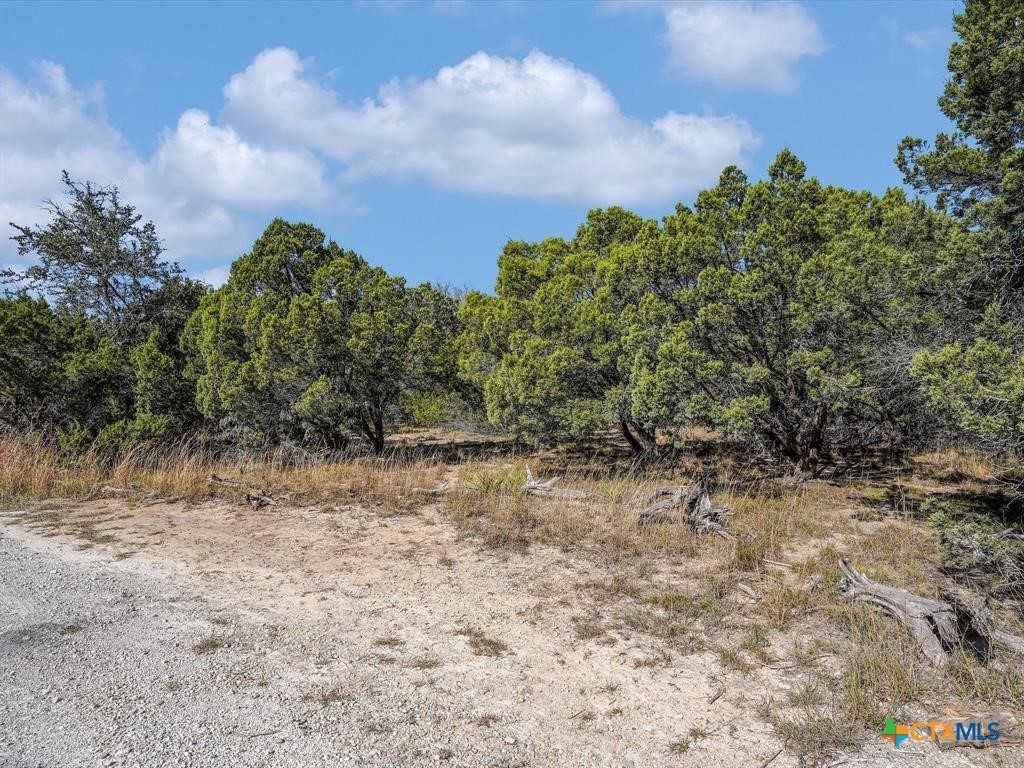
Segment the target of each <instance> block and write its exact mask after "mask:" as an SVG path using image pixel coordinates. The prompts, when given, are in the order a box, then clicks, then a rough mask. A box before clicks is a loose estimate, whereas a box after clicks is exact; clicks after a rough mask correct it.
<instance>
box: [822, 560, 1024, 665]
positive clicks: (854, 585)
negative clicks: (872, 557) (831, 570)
mask: <svg viewBox="0 0 1024 768" xmlns="http://www.w3.org/2000/svg"><path fill="white" fill-rule="evenodd" d="M839 567H840V568H841V569H842V571H843V575H844V577H845V578H844V580H843V583H842V585H841V589H842V593H843V596H844V597H846V598H847V599H848V600H854V601H861V602H866V603H871V604H872V605H875V606H877V607H879V608H881V609H882V610H884V611H886V612H887V613H889V614H890V615H892V616H894V617H895V618H896V619H898V620H899V621H900V622H901V623H902V624H903V625H904V626H905V627H906V628H907V629H908V630H909V631H910V633H911V634H912V635H913V636H914V637H915V638H916V639H917V641H918V643H920V644H921V650H922V651H923V652H924V655H925V656H927V657H928V659H929V660H930V661H931V662H932V663H933V664H935V665H936V666H940V665H942V664H943V663H945V662H946V661H947V660H948V659H949V654H950V653H952V652H953V651H955V650H958V649H966V650H969V651H971V652H973V653H974V654H976V655H977V656H978V657H979V658H981V659H984V660H988V659H989V658H990V657H991V655H992V647H993V646H994V645H1001V646H1004V647H1005V648H1008V649H1010V650H1013V651H1017V652H1018V653H1024V639H1021V638H1019V637H1017V636H1016V635H1011V634H1009V633H1007V632H1001V631H999V630H997V629H995V627H994V626H993V622H992V614H991V613H990V612H989V611H988V609H987V608H985V606H984V603H980V604H978V605H975V606H970V605H967V604H966V603H964V602H962V601H960V600H957V599H956V598H951V599H950V600H949V601H943V600H932V599H930V598H927V597H920V596H918V595H915V594H913V593H911V592H908V591H907V590H905V589H900V588H898V587H893V586H889V585H888V584H880V583H878V582H877V581H872V580H871V579H869V578H868V577H867V576H865V575H864V574H862V573H860V572H859V571H857V570H856V569H855V568H854V567H853V566H852V565H850V563H849V562H848V561H846V560H840V561H839Z"/></svg>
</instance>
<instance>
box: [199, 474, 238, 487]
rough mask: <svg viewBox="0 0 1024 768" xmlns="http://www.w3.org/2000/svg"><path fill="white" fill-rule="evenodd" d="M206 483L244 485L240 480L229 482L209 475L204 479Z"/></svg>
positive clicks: (226, 479) (224, 478) (223, 478)
mask: <svg viewBox="0 0 1024 768" xmlns="http://www.w3.org/2000/svg"><path fill="white" fill-rule="evenodd" d="M206 482H208V483H212V484H213V485H233V486H238V485H245V483H243V482H242V481H241V480H230V479H228V478H226V477H217V475H210V476H209V477H208V478H206Z"/></svg>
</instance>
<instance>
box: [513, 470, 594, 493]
mask: <svg viewBox="0 0 1024 768" xmlns="http://www.w3.org/2000/svg"><path fill="white" fill-rule="evenodd" d="M559 480H561V477H559V476H557V475H556V476H555V477H552V478H551V479H550V480H545V481H544V482H541V481H539V480H535V479H534V477H533V472H531V471H530V467H529V465H527V467H526V482H525V483H523V484H522V486H521V487H520V488H521V490H523V491H525V492H526V493H529V494H531V495H533V496H549V497H551V496H562V497H564V498H570V499H582V498H584V497H586V495H587V494H585V493H584V492H583V491H574V490H572V489H570V488H556V487H555V484H556V483H557V482H558V481H559Z"/></svg>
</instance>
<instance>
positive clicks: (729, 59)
mask: <svg viewBox="0 0 1024 768" xmlns="http://www.w3.org/2000/svg"><path fill="white" fill-rule="evenodd" d="M605 7H607V8H609V9H611V10H622V11H636V10H645V9H646V10H657V11H659V12H660V13H661V14H662V15H663V16H664V17H665V28H666V34H665V37H666V41H667V43H668V46H669V64H670V65H671V66H672V68H673V69H675V70H677V71H678V72H679V73H680V74H681V75H683V76H684V77H687V78H689V79H693V80H707V81H710V82H712V83H717V84H719V85H729V86H745V87H752V88H765V89H768V90H775V91H787V90H792V89H793V88H794V87H795V86H796V82H797V78H796V75H795V74H794V72H793V69H794V67H795V65H796V63H797V62H798V61H799V60H800V59H801V58H803V57H804V56H816V55H818V54H821V53H823V52H824V51H825V41H824V38H823V36H822V34H821V30H820V29H819V27H818V25H817V23H816V22H815V21H814V19H813V18H811V15H810V14H809V13H808V12H807V10H806V9H805V8H804V7H803V6H802V5H800V4H799V3H795V2H788V1H783V2H761V3H752V2H740V1H739V0H737V1H736V2H609V3H606V4H605Z"/></svg>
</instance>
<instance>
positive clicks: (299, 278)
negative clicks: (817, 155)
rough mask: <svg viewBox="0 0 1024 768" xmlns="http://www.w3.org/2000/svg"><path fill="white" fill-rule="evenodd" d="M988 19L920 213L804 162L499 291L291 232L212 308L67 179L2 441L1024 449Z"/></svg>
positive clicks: (919, 147) (1013, 74)
mask: <svg viewBox="0 0 1024 768" xmlns="http://www.w3.org/2000/svg"><path fill="white" fill-rule="evenodd" d="M1021 16H1022V14H1021V13H1020V6H1019V4H1017V3H1013V2H1003V1H1001V0H970V2H968V3H966V5H965V8H964V11H963V12H962V13H961V14H959V15H957V16H956V17H955V18H954V26H955V29H956V32H957V33H958V36H959V39H958V40H957V42H956V43H954V45H953V46H952V48H951V51H950V56H949V69H950V79H949V81H948V83H947V86H946V89H945V92H944V93H943V94H942V96H941V98H940V99H939V105H940V107H941V109H942V110H943V112H944V113H945V114H946V115H947V116H948V117H949V118H950V119H951V120H952V121H953V122H954V123H955V125H956V131H955V132H954V133H951V134H948V135H947V134H940V135H939V136H937V137H935V140H934V141H933V142H931V143H927V142H924V141H922V140H920V139H913V138H907V139H905V140H904V141H903V142H902V143H901V145H900V146H899V148H898V154H897V158H896V162H897V164H898V166H899V167H900V169H901V171H902V172H903V174H904V178H905V180H906V182H907V184H908V185H909V186H910V187H911V188H912V189H913V190H915V191H916V192H917V193H919V196H918V197H908V195H907V194H906V193H905V192H904V191H902V190H898V189H890V190H888V191H887V192H886V193H885V194H883V195H881V196H879V195H875V194H872V193H870V192H864V191H856V190H849V189H844V188H840V187H834V186H827V185H825V184H823V183H821V182H820V181H819V180H817V179H816V178H814V177H812V176H809V175H808V173H807V169H806V167H805V165H804V163H803V162H801V160H800V159H799V158H798V157H796V156H795V155H794V154H793V153H792V152H790V151H788V150H783V151H782V152H780V153H779V154H778V156H777V157H776V158H775V161H774V162H773V163H772V164H771V166H770V167H769V168H768V173H767V177H766V178H765V179H763V180H760V181H751V180H750V179H748V178H747V176H746V175H745V174H744V173H743V172H742V171H741V170H740V169H738V168H735V167H728V168H726V169H725V170H723V172H722V174H721V177H720V179H719V181H718V184H717V185H716V186H715V187H713V188H711V189H708V190H705V191H703V192H701V193H700V194H699V195H698V196H697V198H696V201H695V202H694V204H693V205H692V206H685V205H682V204H680V205H677V206H676V208H675V210H674V211H673V212H672V213H670V214H669V215H667V216H665V217H664V218H662V219H661V220H660V221H655V220H649V219H648V220H645V219H643V218H641V217H640V216H637V215H636V214H634V213H631V212H629V211H627V210H624V209H622V208H619V207H610V208H607V209H603V210H594V211H591V212H590V213H589V214H588V215H587V219H586V221H585V222H583V223H582V224H581V225H580V226H579V228H578V230H577V232H576V234H575V236H574V237H573V238H571V239H563V238H548V239H546V240H544V241H542V242H537V243H528V242H520V241H512V242H509V243H508V244H507V245H506V246H505V248H504V250H503V251H502V253H501V255H500V257H499V259H498V277H497V282H496V286H495V290H494V292H493V293H491V294H488V293H482V292H476V291H472V292H468V293H465V294H464V295H461V294H459V293H457V292H453V291H450V290H445V289H442V288H441V287H438V286H433V285H426V284H424V285H419V286H410V285H408V284H407V283H406V281H405V280H403V279H402V278H400V277H396V276H392V275H389V274H387V273H386V272H385V271H384V270H383V269H381V268H380V267H374V266H372V265H371V264H369V263H368V262H367V261H366V260H364V259H363V258H362V257H361V256H359V255H357V254H355V253H353V252H351V251H347V250H344V249H343V248H341V247H340V246H339V245H337V244H336V243H334V242H333V241H329V240H328V239H327V238H326V237H325V235H324V233H323V232H321V231H320V230H319V229H317V228H315V227H313V226H311V225H309V224H303V223H289V222H286V221H283V220H281V219H277V220H275V221H273V222H272V223H271V224H270V226H269V227H268V228H267V229H266V231H265V232H264V233H263V234H262V235H261V236H260V238H259V239H258V240H257V241H256V242H255V243H254V244H253V246H252V248H251V250H250V251H249V252H248V253H246V254H244V255H243V256H241V257H240V258H238V259H237V260H236V261H235V262H234V263H233V264H232V265H231V270H230V276H229V278H228V280H227V282H226V283H225V284H224V285H223V286H221V287H219V288H217V289H216V290H212V291H211V290H209V289H207V288H206V287H205V286H203V285H202V284H200V283H198V282H196V281H194V280H191V279H190V278H188V277H187V275H185V273H184V272H183V271H182V270H181V268H180V267H178V266H177V265H176V264H173V263H170V262H167V261H166V260H164V259H163V258H162V248H161V244H160V240H159V238H158V237H157V233H156V231H155V228H154V226H153V225H152V223H145V222H144V220H143V217H142V216H141V215H140V214H139V212H137V211H136V210H135V208H134V207H133V206H131V205H130V204H128V203H125V202H124V201H122V200H121V198H120V196H119V194H118V191H117V190H116V188H104V187H97V186H94V185H93V184H91V183H89V182H81V183H80V182H77V181H75V180H73V179H71V178H70V177H68V176H67V174H65V176H64V185H65V189H66V191H67V194H68V201H67V202H66V203H63V204H61V203H55V202H50V203H48V205H49V210H50V214H51V220H50V222H49V223H48V224H46V225H45V226H41V227H32V226H17V225H15V226H16V232H17V234H16V235H15V237H14V240H15V241H16V243H17V246H18V250H19V253H20V254H22V256H24V257H26V258H29V259H32V260H33V261H34V265H33V266H31V267H29V268H28V269H27V270H24V271H10V270H9V271H8V272H7V273H6V278H7V280H8V288H7V289H6V291H5V296H4V298H3V299H0V338H3V339H4V346H3V349H2V352H0V419H2V420H3V422H4V424H5V425H6V426H7V427H8V428H9V429H15V430H44V431H49V432H51V433H53V434H54V435H55V436H56V438H57V439H58V440H59V442H60V445H61V448H62V449H63V450H65V451H67V452H68V453H69V454H74V453H78V452H82V451H85V450H98V451H107V452H110V453H111V455H115V454H116V453H117V452H119V451H122V450H125V449H126V448H129V447H131V446H133V445H137V444H139V443H161V442H167V441H173V440H177V439H180V438H182V437H183V436H187V435H191V434H195V433H197V432H201V433H203V434H208V435H210V436H211V438H212V439H214V440H216V441H217V442H218V443H219V444H221V445H224V446H242V447H247V448H260V447H264V446H270V445H278V444H289V445H300V446H305V447H310V448H321V449H329V450H337V449H344V448H346V447H348V446H349V445H350V444H352V443H353V442H358V443H362V444H365V445H367V446H368V447H369V448H370V449H372V450H373V451H377V452H380V451H382V450H383V449H384V446H385V437H386V434H387V431H388V429H389V428H393V427H395V426H396V425H401V424H406V423H420V424H423V423H428V424H429V423H434V422H438V421H441V420H444V419H446V418H452V417H453V415H455V414H457V415H459V416H460V417H461V418H478V419H481V420H484V419H486V420H487V421H489V422H490V423H491V424H492V425H494V426H495V427H498V428H500V429H502V430H504V431H506V432H509V433H511V434H514V435H516V436H518V437H520V438H521V439H524V440H528V441H531V442H533V443H538V444H539V443H552V442H557V441H561V440H572V439H579V438H583V437H587V436H590V435H593V434H595V433H597V432H602V431H605V430H609V429H615V430H618V431H619V433H621V435H622V437H623V438H624V439H625V441H626V442H627V443H628V444H629V446H630V447H631V448H632V449H633V450H634V451H635V452H636V453H640V454H642V453H652V452H656V451H658V450H659V449H660V448H661V447H662V446H665V445H670V444H672V443H675V442H678V441H680V440H681V439H682V436H683V435H684V434H685V433H686V430H687V429H688V428H690V427H693V426H697V425H699V426H703V427H706V428H708V429H711V430H713V431H714V432H715V433H716V434H717V435H718V436H719V437H720V439H721V440H722V441H724V442H726V443H729V444H732V445H734V446H736V447H738V448H746V449H749V448H755V449H757V450H764V451H768V452H771V453H773V454H775V455H777V456H779V457H781V458H784V459H786V460H788V461H790V462H792V463H793V464H795V465H797V466H798V467H799V468H800V469H801V470H803V471H807V472H814V471H816V470H817V469H818V468H819V467H820V466H822V464H823V463H825V462H828V461H831V460H834V459H837V458H841V457H846V458H850V457H854V458H855V457H857V456H858V455H863V454H864V453H866V452H869V451H873V450H877V449H880V448H884V449H887V450H905V449H911V448H915V447H919V446H923V445H926V444H928V443H932V442H936V441H941V440H945V441H961V442H969V443H971V444H974V445H978V446H981V447H983V448H985V449H986V450H989V451H992V452H995V453H1001V454H1005V455H1013V456H1020V455H1021V454H1022V452H1024V237H1022V232H1024V100H1022V98H1021V94H1024V41H1022V37H1024V22H1022V18H1021Z"/></svg>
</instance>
